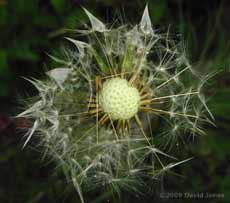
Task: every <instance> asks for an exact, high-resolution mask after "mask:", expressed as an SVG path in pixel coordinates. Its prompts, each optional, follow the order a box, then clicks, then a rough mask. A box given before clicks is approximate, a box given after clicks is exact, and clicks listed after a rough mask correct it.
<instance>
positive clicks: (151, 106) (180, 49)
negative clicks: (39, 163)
mask: <svg viewBox="0 0 230 203" xmlns="http://www.w3.org/2000/svg"><path fill="white" fill-rule="evenodd" d="M85 12H86V15H87V16H88V17H89V20H90V23H91V26H88V28H87V29H86V30H76V32H77V33H80V34H81V38H82V41H79V40H77V39H72V38H66V39H67V40H68V41H69V42H70V43H72V44H73V45H74V47H75V49H74V50H73V49H68V48H65V49H63V50H62V52H63V55H62V56H61V57H55V56H50V57H51V59H52V60H54V61H55V62H57V63H59V64H60V67H59V68H55V69H53V70H51V71H49V72H48V73H47V75H48V79H47V80H42V81H40V80H36V79H33V80H29V81H30V82H31V83H32V84H33V85H34V86H35V87H36V89H37V90H38V96H37V97H36V98H35V99H34V100H35V101H32V102H30V104H29V105H28V108H27V109H26V110H25V111H24V112H22V113H21V114H19V115H18V116H19V117H25V118H27V119H29V120H31V121H33V126H32V127H31V128H30V129H29V130H28V132H27V134H26V135H25V138H26V140H25V144H24V146H26V145H27V144H29V143H30V139H32V136H33V135H35V136H37V137H38V138H39V140H40V142H39V143H38V146H39V147H40V148H41V151H42V152H43V153H44V154H45V155H46V156H48V157H50V158H51V159H52V160H54V161H56V163H57V165H58V166H60V167H63V170H64V172H65V174H66V176H67V179H68V180H69V181H71V182H72V183H73V185H74V187H75V188H76V190H77V192H78V194H79V196H80V198H81V201H82V202H83V201H84V198H83V194H84V192H85V191H89V190H94V189H97V188H110V189H111V190H112V191H113V192H115V193H117V194H119V193H120V192H121V191H123V190H128V191H132V192H134V194H141V193H142V192H144V190H145V189H144V188H146V186H147V187H149V186H148V184H146V183H145V181H146V180H148V181H150V182H152V181H153V180H155V179H157V178H158V177H159V175H161V174H164V173H165V171H166V170H168V169H171V168H172V167H174V166H176V165H177V164H176V163H173V164H169V165H165V164H164V163H163V161H161V159H160V157H159V155H160V156H166V157H168V158H171V159H175V158H174V157H173V156H171V155H168V154H166V153H165V152H163V151H161V149H164V150H169V149H171V147H173V145H174V144H176V145H177V144H178V141H179V140H180V139H181V138H182V137H183V135H185V134H186V135H187V134H191V135H192V136H195V135H197V134H203V133H204V129H203V127H202V122H203V121H206V122H209V123H210V119H209V117H208V116H207V115H206V112H208V114H209V116H210V117H211V118H212V115H211V112H210V111H209V109H208V106H207V105H206V102H207V99H206V98H205V97H204V95H201V94H200V89H201V88H202V87H203V85H204V83H205V81H206V80H207V79H201V78H200V77H199V74H197V73H195V71H194V70H193V69H192V67H191V65H190V64H189V60H188V58H187V56H186V53H185V48H184V46H183V43H179V42H178V40H177V39H173V38H172V37H171V36H170V35H169V32H167V33H166V34H161V33H157V31H156V30H155V29H154V28H153V27H152V25H151V20H150V16H149V13H148V9H147V7H146V8H145V10H144V13H143V16H142V18H141V21H140V23H138V24H137V25H134V26H133V27H132V26H128V25H120V26H118V27H115V26H111V27H108V26H106V25H105V24H104V23H103V22H102V21H101V20H99V19H97V18H96V17H95V16H93V15H92V14H91V13H90V12H89V11H87V10H85ZM201 80H202V81H201ZM195 84H198V90H197V88H195V87H196V85H195ZM157 120H161V121H162V122H159V124H158V123H157V124H156V125H154V126H153V125H152V123H154V122H155V121H157ZM155 128H157V134H156V135H155V134H154V135H152V134H151V132H152V131H153V130H154V131H155V130H156V129H155ZM155 138H156V139H159V141H160V143H161V144H160V145H159V147H158V146H157V147H156V146H155V144H156V143H155ZM38 146H37V147H38ZM185 161H186V160H185ZM179 163H183V161H182V162H179ZM179 163H178V164H179ZM150 190H152V189H150Z"/></svg>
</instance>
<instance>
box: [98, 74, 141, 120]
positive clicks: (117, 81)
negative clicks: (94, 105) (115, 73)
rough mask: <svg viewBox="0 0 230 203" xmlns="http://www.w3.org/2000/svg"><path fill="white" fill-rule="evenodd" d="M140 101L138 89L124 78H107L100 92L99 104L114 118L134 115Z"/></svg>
mask: <svg viewBox="0 0 230 203" xmlns="http://www.w3.org/2000/svg"><path fill="white" fill-rule="evenodd" d="M139 102H140V95H139V92H138V90H137V89H136V88H135V87H131V86H129V85H128V81H127V80H126V79H122V78H112V79H108V80H106V81H105V82H104V83H103V86H102V90H101V91H100V93H99V105H100V106H101V107H102V109H103V111H104V112H105V113H108V114H109V115H110V117H111V119H113V120H117V119H122V120H125V119H130V118H131V117H133V116H134V115H135V114H136V113H137V111H138V107H139Z"/></svg>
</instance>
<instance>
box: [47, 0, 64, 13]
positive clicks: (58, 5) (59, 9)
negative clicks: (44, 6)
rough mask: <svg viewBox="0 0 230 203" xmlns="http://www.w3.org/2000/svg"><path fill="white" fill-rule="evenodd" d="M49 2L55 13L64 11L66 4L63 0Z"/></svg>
mask: <svg viewBox="0 0 230 203" xmlns="http://www.w3.org/2000/svg"><path fill="white" fill-rule="evenodd" d="M50 2H51V4H52V6H53V8H54V9H55V11H56V12H57V13H62V12H63V11H64V9H65V6H66V5H65V2H64V0H51V1H50Z"/></svg>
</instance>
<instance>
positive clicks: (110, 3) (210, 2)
mask: <svg viewBox="0 0 230 203" xmlns="http://www.w3.org/2000/svg"><path fill="white" fill-rule="evenodd" d="M147 2H148V5H149V9H150V15H151V18H152V20H153V23H154V25H155V27H156V28H157V29H159V30H160V31H166V30H167V29H168V26H169V25H171V26H170V29H171V33H181V34H182V35H183V36H184V39H185V42H186V47H187V50H188V52H189V57H190V58H191V60H192V61H193V62H194V66H195V67H196V69H197V71H199V72H201V73H205V72H206V73H207V72H212V71H220V72H219V73H217V74H216V75H215V76H214V77H213V78H212V79H210V81H209V84H207V88H206V91H205V92H204V94H206V95H208V96H209V97H210V101H209V107H210V109H211V111H212V112H213V114H214V116H215V118H216V121H215V124H216V126H217V127H211V126H206V128H207V136H203V137H200V138H198V139H195V141H190V142H189V143H187V142H186V143H184V146H181V147H180V146H178V147H177V148H175V149H173V150H174V153H175V154H177V155H178V158H179V159H183V158H186V157H191V156H193V157H194V160H192V161H190V162H188V163H186V164H183V165H181V166H179V167H177V168H176V170H175V171H174V172H176V173H178V174H180V175H182V176H184V178H183V177H178V176H175V175H171V174H168V175H167V176H166V177H165V180H162V181H161V183H160V184H159V185H156V191H155V194H154V195H153V196H151V197H141V198H140V199H137V198H135V197H132V196H129V195H128V194H124V195H123V196H122V197H121V199H120V200H118V199H116V200H111V202H116V203H117V202H133V203H135V202H154V201H157V202H171V203H172V202H178V201H179V199H176V198H175V199H172V198H169V199H167V198H160V197H159V194H160V192H162V191H165V192H171V191H174V192H182V193H183V192H191V193H196V192H209V193H214V194H218V193H223V194H224V195H225V198H219V199H215V198H210V199H199V198H197V199H194V198H193V199H189V198H186V199H183V200H182V201H183V202H213V203H214V202H230V165H229V162H230V137H229V135H230V55H229V53H230V37H229V36H230V20H229V18H227V16H229V10H230V2H229V1H227V0H225V1H224V0H203V1H192V0H149V1H139V0H132V1H130V0H97V1H91V0H69V1H66V0H0V29H1V32H0V109H1V111H0V149H1V154H0V171H1V174H0V202H4V203H21V202H23V203H46V202H49V203H56V202H68V203H72V202H78V199H77V196H76V193H75V191H74V190H73V188H72V187H71V185H70V186H68V183H67V182H66V181H65V178H64V177H63V175H62V174H61V173H60V174H58V173H57V174H56V173H55V174H54V173H53V169H54V167H55V166H53V164H52V163H50V162H48V161H44V160H41V159H40V158H39V157H40V154H39V153H36V151H34V149H29V148H28V149H26V150H23V151H22V150H21V147H22V141H21V137H22V136H21V135H20V134H19V133H17V134H15V124H14V123H13V122H11V121H10V122H6V120H5V119H3V117H2V116H3V115H15V114H16V112H17V108H16V107H17V106H18V105H19V104H18V103H17V102H16V98H17V97H18V95H24V97H25V92H29V93H30V94H36V92H34V89H33V88H32V86H31V85H30V84H28V82H26V81H24V80H23V79H22V78H21V77H20V76H24V77H36V78H41V77H43V75H44V72H45V70H46V66H47V67H52V66H53V64H52V63H51V62H50V60H49V58H48V56H47V54H46V53H54V52H58V51H59V45H60V44H61V43H63V34H68V33H66V31H65V28H68V29H74V28H79V27H80V26H81V25H82V22H84V23H88V20H87V18H86V16H85V15H84V13H83V12H82V9H81V6H84V7H86V8H87V9H89V10H90V11H91V12H93V13H94V14H95V15H97V16H100V18H101V19H104V20H105V21H107V22H111V21H113V20H114V18H113V16H114V15H115V16H116V15H117V16H122V17H123V18H124V19H125V21H128V22H130V21H131V23H134V22H138V21H139V20H140V17H141V15H142V11H143V9H144V7H145V4H146V3H147ZM6 123H7V125H6ZM184 148H185V149H184ZM162 187H164V188H163V189H162ZM98 193H99V194H100V192H99V191H98ZM103 195H104V196H103ZM103 195H102V196H101V197H100V198H98V199H97V200H95V199H96V196H97V193H96V195H95V194H89V195H88V196H87V198H88V199H89V200H88V201H89V202H95V203H96V202H106V201H107V197H106V194H103ZM93 200H94V201H93Z"/></svg>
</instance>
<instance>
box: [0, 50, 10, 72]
mask: <svg viewBox="0 0 230 203" xmlns="http://www.w3.org/2000/svg"><path fill="white" fill-rule="evenodd" d="M6 72H8V64H7V56H6V52H5V51H4V50H0V75H5V73H6Z"/></svg>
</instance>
